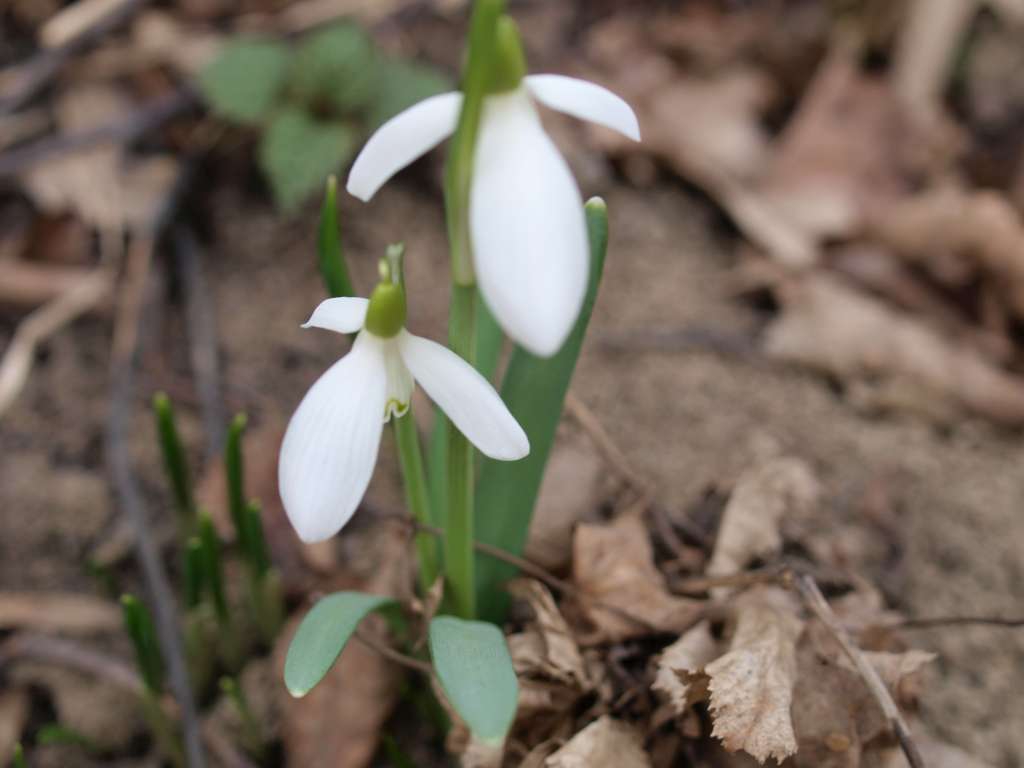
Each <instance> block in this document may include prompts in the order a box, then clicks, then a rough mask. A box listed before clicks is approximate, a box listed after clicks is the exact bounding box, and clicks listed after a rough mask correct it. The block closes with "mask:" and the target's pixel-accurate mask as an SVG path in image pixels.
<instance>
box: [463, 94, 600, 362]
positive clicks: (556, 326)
mask: <svg viewBox="0 0 1024 768" xmlns="http://www.w3.org/2000/svg"><path fill="white" fill-rule="evenodd" d="M469 216H470V219H469V221H470V235H471V237H472V241H473V254H474V260H475V266H476V273H477V281H478V282H479V285H480V290H481V292H482V293H483V295H484V299H486V301H487V304H488V306H489V307H490V309H491V311H492V312H493V313H494V316H495V317H496V318H497V320H498V323H499V324H500V325H501V327H502V328H504V330H505V332H506V333H507V334H508V335H509V336H511V337H512V339H514V340H515V341H516V342H517V343H519V344H520V345H521V346H523V347H525V348H526V349H528V350H529V351H530V352H533V353H534V354H536V355H541V356H544V357H548V356H551V355H553V354H554V353H555V352H557V351H558V349H559V347H561V346H562V343H563V342H564V341H565V339H566V337H567V336H568V335H569V332H570V331H571V330H572V327H573V324H574V323H575V322H576V317H577V316H578V315H579V312H580V307H581V306H582V305H583V297H584V294H585V293H586V289H587V278H588V269H589V262H590V258H589V256H590V254H589V250H588V245H587V227H586V220H585V218H584V212H583V201H582V199H581V198H580V192H579V189H578V188H577V187H576V182H575V180H574V179H573V177H572V174H571V173H570V172H569V166H568V165H566V162H565V159H564V158H563V157H562V155H561V154H559V152H558V150H557V149H556V148H555V145H554V144H552V142H551V139H549V138H548V135H547V134H546V133H545V132H544V129H543V127H542V126H541V124H540V118H539V117H538V116H537V111H536V109H535V108H534V106H533V103H532V101H531V100H530V97H529V96H528V95H527V93H526V91H525V89H520V90H518V91H514V92H512V93H510V94H506V95H501V96H491V97H489V98H488V99H487V101H486V102H485V104H484V114H483V120H482V123H481V126H480V135H479V138H478V140H477V150H476V160H475V165H474V173H473V184H472V188H471V190H470V212H469Z"/></svg>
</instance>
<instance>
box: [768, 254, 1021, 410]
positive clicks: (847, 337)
mask: <svg viewBox="0 0 1024 768" xmlns="http://www.w3.org/2000/svg"><path fill="white" fill-rule="evenodd" d="M779 296H780V298H781V301H782V313H781V315H780V316H779V317H778V318H777V319H776V320H775V321H774V322H773V323H772V324H771V325H770V326H769V327H768V330H767V334H766V341H765V346H766V349H767V352H768V354H769V355H772V356H774V357H777V358H780V359H783V360H787V361H790V362H794V363H799V364H802V365H806V366H809V367H811V368H815V369H818V370H821V371H824V372H826V373H829V374H831V375H833V376H836V377H838V378H839V379H841V380H843V381H845V382H847V383H850V384H856V383H858V382H861V383H866V382H869V381H872V380H877V379H879V378H880V379H882V380H883V382H884V383H885V384H886V385H887V386H888V390H887V391H888V392H889V394H890V396H892V397H893V398H898V399H892V400H890V401H889V402H888V403H886V404H890V405H895V406H899V407H904V408H914V409H917V410H920V411H924V412H928V413H934V412H941V410H942V409H943V408H944V409H945V410H948V409H949V407H950V406H951V405H959V406H960V407H963V408H965V409H967V410H969V411H973V412H974V413H977V414H980V415H982V416H986V417H988V418H991V419H994V420H996V421H1001V422H1004V423H1007V424H1020V423H1022V422H1024V381H1022V380H1021V379H1019V378H1018V377H1015V376H1012V375H1010V374H1009V373H1006V372H1004V371H1002V370H1000V369H999V368H997V367H995V366H993V365H992V364H991V363H989V362H988V361H987V360H986V359H985V358H984V357H983V356H982V355H981V354H980V353H979V352H978V351H977V350H975V349H973V348H970V347H968V346H966V345H964V344H962V343H957V342H955V341H951V340H949V339H948V338H946V337H945V336H943V335H942V334H940V333H938V332H937V331H935V330H933V329H932V328H930V327H928V326H927V325H925V324H923V323H922V322H920V321H918V320H917V319H915V318H914V317H912V316H910V315H907V314H904V313H901V312H897V311H895V310H893V309H891V308H890V307H888V306H886V305H885V304H883V303H882V302H880V301H878V300H877V299H874V298H871V297H869V296H865V295H862V294H860V293H858V292H857V291H855V290H853V289H852V288H849V287H847V286H845V285H843V284H842V283H841V282H840V281H839V280H837V279H835V278H834V277H831V276H828V275H825V274H820V273H815V274H813V275H808V276H805V277H804V278H802V279H800V280H794V281H790V282H788V283H787V284H785V285H783V287H782V288H781V289H780V291H779ZM929 406H930V408H929Z"/></svg>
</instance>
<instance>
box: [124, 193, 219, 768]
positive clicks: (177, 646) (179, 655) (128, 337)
mask: <svg viewBox="0 0 1024 768" xmlns="http://www.w3.org/2000/svg"><path fill="white" fill-rule="evenodd" d="M168 206H170V203H168ZM155 244H156V240H155V238H154V237H142V236H139V237H136V238H135V239H134V240H133V241H132V244H131V246H130V251H129V260H128V268H129V274H128V276H127V278H126V287H125V290H124V292H123V294H122V296H121V297H120V299H121V300H120V302H119V306H118V311H117V324H116V326H115V332H114V343H113V351H112V354H111V358H112V359H111V394H110V405H109V413H108V417H107V431H106V446H107V463H108V469H109V472H110V476H111V482H112V484H113V486H114V493H115V498H116V499H117V501H118V502H119V504H120V506H121V508H122V509H123V510H124V512H125V515H126V517H127V518H128V519H129V520H130V521H131V523H132V525H133V527H134V529H135V530H134V534H135V547H136V553H137V555H138V558H139V563H140V565H141V567H142V573H143V576H144V578H145V582H146V587H147V589H148V592H149V596H150V602H151V605H152V608H153V614H154V619H155V624H156V629H157V635H158V636H159V639H160V648H161V651H162V653H163V657H164V662H165V664H166V666H167V672H168V677H169V678H170V685H171V690H172V691H173V692H174V696H175V698H176V699H177V701H178V706H179V707H180V709H181V721H182V732H183V734H184V741H185V753H186V757H187V761H188V765H189V768H202V767H203V765H205V759H204V756H203V747H202V736H201V731H200V725H199V716H198V711H197V709H196V705H195V699H194V698H193V696H192V689H191V687H190V685H189V678H188V670H187V668H186V666H185V654H184V648H183V646H182V641H181V637H180V636H179V634H178V620H177V609H176V606H175V600H174V593H173V592H172V590H171V587H170V584H169V582H168V579H167V574H166V573H165V572H164V568H163V563H162V562H161V561H160V553H159V550H158V548H157V546H156V543H155V542H154V540H153V537H152V535H151V531H150V524H149V516H148V515H147V513H146V510H145V507H144V504H143V500H142V493H141V491H140V489H139V486H138V481H137V480H136V477H135V473H134V471H133V469H132V465H131V455H130V453H129V448H128V442H127V435H128V434H129V429H130V421H131V404H132V402H133V397H132V396H133V391H134V385H135V381H134V380H135V359H136V356H137V354H138V351H139V347H140V343H139V340H140V337H141V336H142V334H141V333H140V327H141V325H142V322H143V320H144V319H146V313H144V312H143V311H142V310H143V307H144V306H145V304H146V303H147V300H149V299H153V293H154V291H153V290H152V289H153V288H154V281H153V280H152V279H151V278H152V275H151V269H150V266H151V263H152V260H153V251H154V249H155Z"/></svg>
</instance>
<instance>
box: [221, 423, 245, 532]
mask: <svg viewBox="0 0 1024 768" xmlns="http://www.w3.org/2000/svg"><path fill="white" fill-rule="evenodd" d="M247 422H248V419H247V418H246V416H245V414H244V413H237V414H235V417H234V418H233V419H232V420H231V424H230V425H229V426H228V436H227V440H225V442H224V473H225V475H226V476H227V479H228V511H229V512H230V513H231V522H232V523H233V524H234V526H235V537H236V539H237V540H238V545H239V547H240V548H241V550H242V551H243V552H248V550H249V542H248V540H247V539H248V537H247V535H246V533H247V525H246V514H245V459H244V456H243V455H242V436H243V435H244V434H245V426H246V423H247Z"/></svg>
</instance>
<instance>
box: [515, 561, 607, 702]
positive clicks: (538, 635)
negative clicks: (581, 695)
mask: <svg viewBox="0 0 1024 768" xmlns="http://www.w3.org/2000/svg"><path fill="white" fill-rule="evenodd" d="M509 591H510V592H511V593H512V594H513V595H514V596H516V597H518V598H519V599H521V600H525V601H526V602H527V604H528V605H529V606H530V608H531V609H532V610H533V622H531V623H530V624H528V625H527V632H524V633H523V635H529V636H530V637H531V639H530V640H529V641H527V642H526V643H519V645H521V647H522V650H523V651H527V652H526V653H523V654H521V655H520V656H519V658H518V659H517V658H516V655H515V653H513V661H514V662H515V663H516V671H517V672H518V673H520V674H523V675H530V676H533V675H540V676H541V677H547V678H550V679H552V680H557V681H560V682H563V683H566V684H568V685H572V686H574V687H576V688H578V689H579V690H581V691H585V690H587V689H588V688H589V687H590V680H589V678H588V675H587V670H586V665H585V664H584V662H583V656H582V654H580V649H579V646H578V645H577V644H576V639H575V638H574V637H573V633H572V630H571V629H570V628H569V625H568V624H567V623H566V621H565V619H564V618H563V617H562V614H561V612H560V611H559V610H558V606H557V605H555V599H554V598H553V597H552V596H551V592H550V590H549V589H548V588H547V587H545V586H544V585H543V584H541V583H540V582H539V581H536V580H534V579H519V580H517V581H514V582H513V583H512V584H511V585H510V587H509ZM509 642H510V644H511V643H512V640H511V639H510V640H509Z"/></svg>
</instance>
